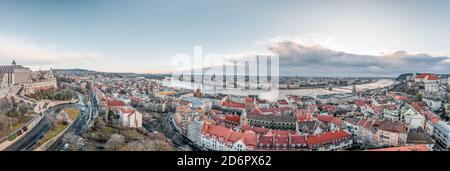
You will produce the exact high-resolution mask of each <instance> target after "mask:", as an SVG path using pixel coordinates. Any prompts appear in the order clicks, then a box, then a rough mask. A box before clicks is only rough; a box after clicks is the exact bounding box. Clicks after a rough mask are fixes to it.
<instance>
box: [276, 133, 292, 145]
mask: <svg viewBox="0 0 450 171" xmlns="http://www.w3.org/2000/svg"><path fill="white" fill-rule="evenodd" d="M277 144H279V145H286V146H287V145H288V144H289V135H275V145H277Z"/></svg>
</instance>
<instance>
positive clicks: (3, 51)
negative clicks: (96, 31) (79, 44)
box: [0, 35, 100, 66]
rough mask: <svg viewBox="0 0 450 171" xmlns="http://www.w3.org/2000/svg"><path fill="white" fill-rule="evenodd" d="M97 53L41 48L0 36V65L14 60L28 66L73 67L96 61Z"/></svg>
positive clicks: (54, 46)
mask: <svg viewBox="0 0 450 171" xmlns="http://www.w3.org/2000/svg"><path fill="white" fill-rule="evenodd" d="M99 58H100V54H99V53H98V52H97V51H88V52H77V51H68V50H64V49H62V48H61V46H60V45H55V44H52V45H50V46H42V45H39V44H37V43H35V42H33V41H30V40H28V39H24V38H12V37H8V36H2V35H0V63H1V64H5V63H8V64H9V63H10V62H11V61H12V60H16V61H17V62H18V63H19V64H23V65H29V66H67V65H70V66H74V65H82V64H85V63H87V62H90V61H93V60H97V59H99Z"/></svg>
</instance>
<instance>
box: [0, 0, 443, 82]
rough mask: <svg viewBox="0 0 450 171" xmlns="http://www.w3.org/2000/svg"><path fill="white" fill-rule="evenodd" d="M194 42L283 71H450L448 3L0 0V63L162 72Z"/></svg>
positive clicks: (390, 73)
mask: <svg viewBox="0 0 450 171" xmlns="http://www.w3.org/2000/svg"><path fill="white" fill-rule="evenodd" d="M195 45H201V46H203V50H204V54H207V53H216V54H247V53H277V54H280V64H281V65H282V66H280V68H281V74H283V75H332V76H394V75H397V74H399V73H403V72H438V73H450V61H449V58H448V56H450V1H448V0H433V1H432V2H430V1H423V0H376V1H375V0H373V1H368V0H333V1H330V0H227V1H221V0H208V1H207V0H154V1H151V0H85V1H83V0H77V1H72V0H54V1H49V0H35V1H30V0H0V64H9V63H10V62H11V61H12V59H16V61H17V62H18V63H19V64H23V65H26V66H31V67H32V68H33V69H46V68H49V67H52V68H86V69H92V70H99V71H118V72H124V71H129V72H140V73H143V72H149V73H162V72H169V71H172V70H173V69H175V68H174V67H173V66H171V58H172V57H173V55H175V54H177V53H186V54H188V55H193V51H194V49H193V47H194V46H195Z"/></svg>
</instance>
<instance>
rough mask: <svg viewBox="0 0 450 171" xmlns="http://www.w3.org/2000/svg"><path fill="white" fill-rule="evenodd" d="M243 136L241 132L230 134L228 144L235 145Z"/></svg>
mask: <svg viewBox="0 0 450 171" xmlns="http://www.w3.org/2000/svg"><path fill="white" fill-rule="evenodd" d="M243 135H244V133H242V132H231V133H230V136H229V137H228V142H232V143H235V142H237V141H239V140H240V139H241V138H242V136H243Z"/></svg>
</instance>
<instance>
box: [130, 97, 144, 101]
mask: <svg viewBox="0 0 450 171" xmlns="http://www.w3.org/2000/svg"><path fill="white" fill-rule="evenodd" d="M131 100H133V101H138V102H143V101H144V99H141V98H139V97H131Z"/></svg>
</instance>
